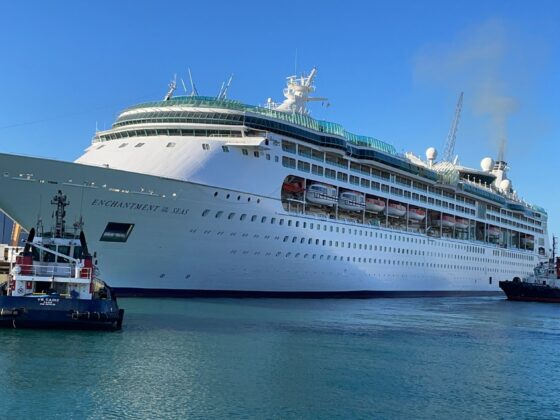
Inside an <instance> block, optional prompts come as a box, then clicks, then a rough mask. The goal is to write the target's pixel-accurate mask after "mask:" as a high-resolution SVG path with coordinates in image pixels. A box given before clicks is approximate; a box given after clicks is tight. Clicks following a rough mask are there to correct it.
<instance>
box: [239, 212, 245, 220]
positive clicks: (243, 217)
mask: <svg viewBox="0 0 560 420" xmlns="http://www.w3.org/2000/svg"><path fill="white" fill-rule="evenodd" d="M246 217H247V215H246V214H245V213H244V214H242V215H241V217H240V218H239V220H245V218H246Z"/></svg>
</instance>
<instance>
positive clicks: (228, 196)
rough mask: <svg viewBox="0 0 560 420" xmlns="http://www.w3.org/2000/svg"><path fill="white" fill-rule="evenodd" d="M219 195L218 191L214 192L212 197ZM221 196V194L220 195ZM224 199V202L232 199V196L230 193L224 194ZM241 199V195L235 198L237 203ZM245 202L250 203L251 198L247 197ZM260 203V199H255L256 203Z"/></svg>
mask: <svg viewBox="0 0 560 420" xmlns="http://www.w3.org/2000/svg"><path fill="white" fill-rule="evenodd" d="M219 195H220V193H218V191H215V192H214V197H218V196H219ZM222 195H223V194H222ZM225 198H226V200H229V199H230V198H233V197H232V195H231V194H230V193H227V194H225ZM241 198H242V196H241V195H238V196H237V201H241ZM247 202H248V203H250V202H251V197H247ZM260 202H261V199H260V198H257V203H260ZM208 211H210V210H208Z"/></svg>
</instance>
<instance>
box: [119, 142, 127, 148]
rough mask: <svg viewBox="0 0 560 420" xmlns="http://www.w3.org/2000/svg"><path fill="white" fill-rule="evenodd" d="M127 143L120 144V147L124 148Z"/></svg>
mask: <svg viewBox="0 0 560 420" xmlns="http://www.w3.org/2000/svg"><path fill="white" fill-rule="evenodd" d="M127 145H128V143H122V144H121V145H120V146H119V149H122V148H123V147H126V146H127Z"/></svg>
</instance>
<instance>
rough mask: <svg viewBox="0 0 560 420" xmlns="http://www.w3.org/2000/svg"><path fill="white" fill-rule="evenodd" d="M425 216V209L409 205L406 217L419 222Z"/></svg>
mask: <svg viewBox="0 0 560 420" xmlns="http://www.w3.org/2000/svg"><path fill="white" fill-rule="evenodd" d="M425 217H426V210H424V209H419V208H416V207H411V208H409V209H408V219H409V220H412V221H415V222H421V221H422V220H424V218H425Z"/></svg>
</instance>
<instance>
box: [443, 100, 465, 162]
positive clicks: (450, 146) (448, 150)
mask: <svg viewBox="0 0 560 420" xmlns="http://www.w3.org/2000/svg"><path fill="white" fill-rule="evenodd" d="M462 109H463V92H461V93H460V94H459V100H458V101H457V107H456V108H455V117H454V118H453V123H452V124H451V128H450V129H449V134H448V135H447V141H446V142H445V148H444V151H443V159H442V160H443V161H444V162H452V161H453V155H454V153H455V139H456V138H457V128H458V127H459V120H460V118H461V110H462Z"/></svg>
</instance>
